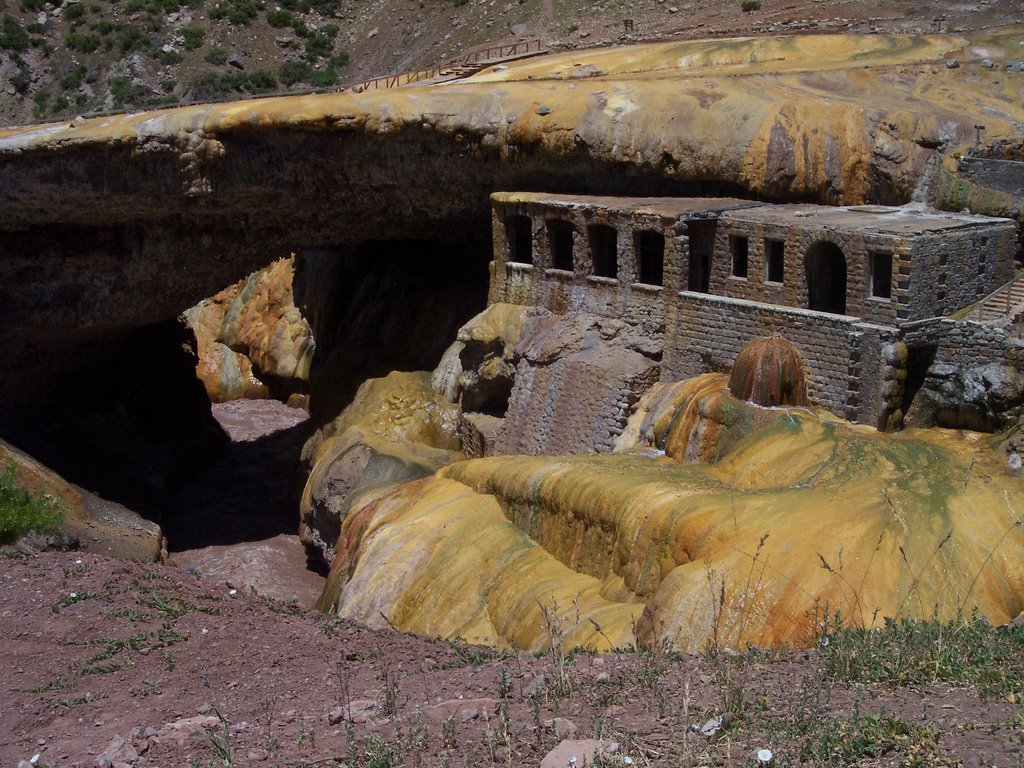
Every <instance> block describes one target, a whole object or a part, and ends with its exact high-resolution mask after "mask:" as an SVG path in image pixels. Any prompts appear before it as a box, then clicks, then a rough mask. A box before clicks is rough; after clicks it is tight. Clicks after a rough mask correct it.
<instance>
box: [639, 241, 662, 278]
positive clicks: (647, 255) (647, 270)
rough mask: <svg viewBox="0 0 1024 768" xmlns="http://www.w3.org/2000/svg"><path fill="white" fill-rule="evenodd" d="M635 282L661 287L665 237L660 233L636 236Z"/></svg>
mask: <svg viewBox="0 0 1024 768" xmlns="http://www.w3.org/2000/svg"><path fill="white" fill-rule="evenodd" d="M636 266H637V282H640V283H645V284H647V285H662V284H663V283H664V279H665V236H664V235H663V234H661V233H660V232H637V234H636Z"/></svg>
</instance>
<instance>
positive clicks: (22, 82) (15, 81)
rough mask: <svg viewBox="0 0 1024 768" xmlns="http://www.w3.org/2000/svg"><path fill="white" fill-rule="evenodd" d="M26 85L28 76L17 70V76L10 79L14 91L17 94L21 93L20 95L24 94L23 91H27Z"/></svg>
mask: <svg viewBox="0 0 1024 768" xmlns="http://www.w3.org/2000/svg"><path fill="white" fill-rule="evenodd" d="M28 84H29V78H28V75H26V74H25V73H24V72H22V71H21V70H19V71H18V74H16V75H14V76H13V77H12V78H11V85H13V86H14V90H15V91H17V92H18V93H21V94H23V93H25V91H26V90H28Z"/></svg>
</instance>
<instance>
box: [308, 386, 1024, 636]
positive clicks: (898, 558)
mask: <svg viewBox="0 0 1024 768" xmlns="http://www.w3.org/2000/svg"><path fill="white" fill-rule="evenodd" d="M691 386H692V387H694V388H696V389H698V390H700V389H703V394H702V395H701V397H702V398H704V399H708V400H710V403H709V404H707V405H706V406H705V413H711V414H713V413H715V412H716V411H718V412H719V417H720V419H721V420H722V421H723V422H726V423H729V424H731V425H732V426H731V427H730V429H729V430H728V432H729V438H730V439H729V443H730V447H729V448H728V449H727V450H726V451H724V452H723V453H722V455H721V458H719V460H718V461H717V462H716V463H714V464H711V465H696V464H680V463H679V462H678V461H675V460H673V459H672V458H671V456H666V457H661V458H658V457H655V456H652V455H650V454H649V453H648V454H636V453H634V454H629V453H619V454H614V455H604V456H576V457H554V458H553V457H501V458H489V459H481V460H476V461H470V462H462V463H458V464H454V465H451V466H449V467H447V468H445V469H443V470H441V471H440V472H438V474H437V475H436V476H435V478H433V479H427V480H423V481H419V482H418V483H414V484H411V485H408V486H402V487H398V488H394V489H391V490H389V491H387V492H386V493H384V494H382V495H380V496H377V497H375V498H373V499H371V500H369V501H366V502H365V504H364V505H363V506H362V507H361V508H360V509H358V510H353V513H352V515H350V519H351V520H357V519H358V520H360V521H361V522H360V527H359V528H358V530H357V528H356V526H355V524H354V523H346V526H345V530H344V532H343V537H346V541H347V543H346V546H347V552H348V556H347V558H346V563H345V565H344V567H343V568H339V569H337V571H336V572H335V573H334V574H332V579H331V581H330V583H329V587H328V589H329V591H330V590H334V591H333V593H332V596H335V597H336V601H332V602H336V603H337V605H338V607H339V610H340V612H341V613H343V614H344V615H347V616H352V617H353V618H358V619H360V620H365V621H369V622H371V623H377V624H380V623H381V622H382V620H381V619H380V618H379V617H375V615H374V614H375V613H376V612H377V611H383V612H384V614H385V615H387V616H388V617H389V619H390V621H391V622H392V623H393V624H394V625H395V626H398V627H399V628H402V629H409V630H415V631H422V632H427V633H430V634H438V635H442V636H445V637H454V636H458V635H462V636H465V637H468V638H471V639H475V640H479V641H485V642H491V643H496V644H501V645H514V646H516V647H520V648H532V649H536V648H542V647H544V646H545V644H546V643H547V640H546V638H545V632H544V630H543V628H542V627H541V624H542V623H543V622H542V620H541V611H540V608H539V606H542V605H546V604H548V603H549V602H551V601H552V600H553V601H554V602H556V603H557V605H558V610H559V613H560V615H562V617H563V619H564V620H565V621H567V622H568V624H569V625H571V626H573V627H575V629H576V633H577V634H576V635H575V637H574V640H575V641H576V642H581V643H585V644H592V645H594V646H596V647H607V646H609V645H615V644H618V643H620V642H622V641H625V640H628V639H629V638H630V637H631V635H630V631H631V626H632V622H633V620H634V619H635V618H636V617H638V616H641V611H642V618H640V621H639V623H638V625H637V628H638V640H639V641H640V642H642V643H645V644H647V645H653V644H655V643H658V642H661V641H663V640H667V641H669V642H671V643H672V644H673V645H674V646H676V647H678V648H680V649H684V650H690V651H697V650H701V649H703V648H706V647H707V646H708V645H709V644H710V645H715V646H719V647H726V646H729V647H733V648H738V649H743V648H745V647H746V644H747V643H750V644H753V645H757V646H778V645H782V644H792V645H804V644H807V643H809V642H811V641H812V639H813V637H814V634H815V632H816V631H817V629H818V628H819V622H820V621H821V619H822V616H823V615H824V614H825V613H827V612H836V611H838V612H840V613H841V615H842V617H843V620H844V621H846V622H848V623H853V624H858V625H864V626H872V625H877V624H879V623H880V622H882V621H883V620H884V618H886V617H922V618H923V617H930V616H932V615H933V614H934V615H937V616H939V617H940V618H947V617H952V616H955V615H957V613H958V612H966V613H970V612H971V611H973V610H974V609H977V610H979V611H980V613H981V615H983V616H985V617H987V618H988V619H989V620H990V621H991V622H992V623H994V624H999V623H1002V622H1005V621H1008V620H1011V619H1013V618H1014V617H1016V616H1017V615H1018V614H1020V613H1021V610H1022V603H1024V557H1022V555H1024V533H1022V531H1021V529H1020V526H1019V522H1020V519H1021V514H1022V512H1021V509H1019V508H1018V506H1019V504H1018V500H1019V499H1020V498H1024V481H1022V478H1021V476H1020V474H1019V473H1015V472H1013V471H1011V470H1009V469H1008V468H1007V467H1006V464H1005V459H1004V458H1003V457H1002V456H1000V455H999V453H998V452H997V451H995V450H993V446H994V439H993V438H991V437H990V436H984V435H978V434H974V433H960V432H951V431H942V430H930V431H908V432H905V433H901V434H899V435H884V434H881V433H878V432H876V431H874V430H872V429H869V428H861V427H857V426H854V425H850V424H847V423H845V422H841V421H839V420H836V419H834V418H829V417H825V416H819V415H818V414H817V413H815V412H812V411H810V410H807V409H774V410H768V409H763V408H757V407H756V406H752V405H747V404H743V403H739V402H738V401H736V400H734V399H733V398H731V396H729V395H728V393H727V392H725V391H724V380H723V379H722V378H721V377H717V378H716V377H702V378H701V379H699V380H697V382H696V383H695V384H692V385H691ZM677 394H678V393H677ZM687 394H688V395H692V394H693V391H692V390H691V391H690V392H689V393H687ZM652 399H660V403H661V405H660V407H656V408H654V409H649V408H647V409H645V410H642V411H641V413H640V414H638V417H637V418H638V419H640V420H644V419H646V420H648V422H649V423H650V424H653V425H658V426H656V427H655V428H654V433H660V434H662V435H664V434H666V432H665V428H666V426H667V425H670V424H671V423H672V420H673V419H672V417H671V416H668V417H665V418H663V414H661V413H659V412H658V411H659V409H664V410H665V411H671V412H672V413H673V414H675V412H676V411H678V407H677V405H678V402H679V400H678V399H673V398H672V397H668V396H667V395H666V392H665V390H664V389H662V390H661V391H659V392H656V393H654V394H653V395H652ZM687 399H688V398H687V397H683V398H682V402H684V403H685V402H686V401H687ZM715 403H718V405H715ZM722 409H725V410H731V411H734V412H735V413H741V412H743V411H750V412H759V413H760V414H763V415H764V417H763V418H760V417H757V418H755V417H754V416H750V417H747V418H745V419H744V418H740V417H739V416H736V415H733V416H725V417H722V416H721V413H720V412H721V410H722ZM755 415H756V414H755ZM736 425H740V428H737V427H736ZM744 425H745V426H744ZM737 432H739V433H742V434H739V435H737V434H735V433H737ZM632 434H634V435H639V434H642V433H641V430H639V429H634V430H633V431H632ZM339 551H340V547H339ZM336 562H337V561H336ZM574 600H576V601H577V602H578V604H579V611H580V619H579V621H578V622H577V620H576V618H575V615H576V614H575V608H574V607H572V605H573V601H574ZM591 618H593V619H594V620H595V621H596V622H597V624H598V625H599V627H600V632H598V631H597V630H596V629H595V628H594V626H593V624H592V623H591V622H590V619H591ZM588 627H589V629H588Z"/></svg>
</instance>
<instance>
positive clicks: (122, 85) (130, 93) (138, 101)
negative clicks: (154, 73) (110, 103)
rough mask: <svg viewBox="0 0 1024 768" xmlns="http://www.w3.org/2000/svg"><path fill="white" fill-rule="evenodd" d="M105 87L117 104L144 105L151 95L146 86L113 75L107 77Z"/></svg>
mask: <svg viewBox="0 0 1024 768" xmlns="http://www.w3.org/2000/svg"><path fill="white" fill-rule="evenodd" d="M107 87H108V88H109V89H110V95H111V96H112V97H113V98H114V103H115V104H116V105H117V106H123V105H125V104H131V105H133V106H144V105H145V104H146V103H148V102H149V100H150V99H151V98H152V96H153V92H152V91H151V90H150V89H149V87H148V86H146V85H142V84H137V83H133V82H132V81H131V79H130V78H127V77H122V76H120V75H115V76H114V77H111V78H108V79H107Z"/></svg>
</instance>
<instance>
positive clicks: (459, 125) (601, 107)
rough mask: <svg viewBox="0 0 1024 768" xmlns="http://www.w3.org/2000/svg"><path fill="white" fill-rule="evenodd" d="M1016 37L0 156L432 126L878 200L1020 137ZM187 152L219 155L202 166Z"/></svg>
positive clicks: (707, 56)
mask: <svg viewBox="0 0 1024 768" xmlns="http://www.w3.org/2000/svg"><path fill="white" fill-rule="evenodd" d="M1021 34H1022V28H1021V27H1008V28H1002V29H997V30H986V31H983V32H978V33H974V34H972V35H971V36H969V37H963V38H961V37H956V36H950V35H806V36H784V37H758V38H737V39H732V40H721V39H719V40H699V41H682V42H675V43H665V44H657V45H645V46H624V47H615V48H608V49H600V50H591V51H572V52H568V53H561V54H556V55H552V56H546V57H541V58H536V59H530V60H527V61H523V62H518V63H511V64H508V65H506V69H505V70H503V71H501V72H495V71H489V72H483V73H480V74H478V75H476V76H474V77H472V78H468V79H466V80H464V81H458V82H453V83H447V84H443V85H432V86H411V87H406V88H396V89H389V90H384V91H371V92H366V93H358V94H357V93H352V92H344V93H333V94H320V95H304V96H284V97H276V98H266V99H255V100H245V101H238V102H232V103H228V104H216V105H195V106H189V107H181V108H177V109H170V110H160V111H154V112H148V113H142V114H137V115H122V116H114V117H104V118H95V119H90V120H75V121H73V123H71V124H63V125H48V126H32V127H26V128H15V129H8V130H0V154H8V155H11V156H13V155H17V154H22V153H31V152H33V151H40V152H46V153H49V152H61V151H64V150H72V149H73V148H74V147H76V146H80V145H83V144H85V145H88V144H96V143H99V144H111V145H117V144H130V145H147V146H148V145H161V146H163V147H165V148H167V149H171V150H174V149H175V148H177V149H178V150H180V152H181V153H182V156H183V158H185V157H186V155H187V156H188V158H190V162H191V160H195V163H194V164H196V163H198V164H197V165H196V168H198V169H200V170H201V169H202V167H205V166H203V164H204V163H206V164H207V165H211V164H212V165H215V164H216V163H218V162H230V157H231V153H232V152H234V151H237V150H236V149H234V148H233V145H232V139H233V136H234V135H235V134H237V135H239V136H247V137H253V136H257V137H258V135H259V134H260V133H261V132H270V131H274V130H279V129H301V130H316V131H332V132H338V133H363V134H368V135H388V134H398V133H400V132H403V131H429V132H437V133H440V134H450V135H451V136H453V137H458V140H459V141H463V142H465V141H468V142H470V143H471V144H473V145H474V147H475V151H479V152H485V151H491V150H495V151H497V150H500V148H502V147H505V148H508V147H522V148H529V149H530V151H531V152H533V151H534V149H536V150H538V151H543V152H545V153H547V154H549V155H559V154H575V153H579V152H580V151H585V152H586V153H587V154H589V155H591V156H593V157H595V158H600V159H602V160H605V161H610V162H621V163H628V164H631V165H635V166H640V167H645V168H657V169H659V172H660V173H662V174H663V175H665V176H666V177H669V178H677V179H698V178H699V179H718V180H726V181H729V182H730V183H733V184H735V185H737V186H739V187H742V188H744V189H746V190H748V191H749V192H750V193H752V194H754V193H760V192H767V193H771V194H774V195H784V196H790V197H792V196H797V197H805V196H806V197H812V198H814V199H820V200H825V201H828V202H839V203H850V204H853V203H859V202H865V201H866V200H867V197H868V195H869V194H870V192H871V189H872V184H875V185H876V186H877V184H878V183H879V182H878V180H877V179H875V181H872V178H873V176H878V175H881V176H882V177H884V184H885V189H886V191H887V193H888V194H891V195H892V196H894V197H897V198H898V197H909V195H910V193H911V191H912V190H913V189H914V188H915V186H916V183H917V181H918V180H919V178H920V175H921V174H922V173H923V168H924V165H925V163H926V162H927V161H928V160H929V159H930V158H931V157H932V156H933V155H934V151H933V150H932V149H929V148H928V147H930V146H934V145H935V142H942V143H943V144H944V152H945V153H946V155H947V156H952V155H956V154H959V153H962V152H963V151H966V149H967V148H968V147H970V146H972V145H973V144H974V141H975V131H974V128H973V126H974V125H975V124H984V125H985V126H986V134H985V140H986V142H987V143H989V144H992V145H995V144H997V143H999V142H1000V141H1001V140H1009V141H1012V142H1019V140H1020V139H1019V133H1018V131H1017V129H1016V125H1019V124H1020V123H1021V122H1022V121H1024V106H1022V102H1021V100H1020V94H1019V93H1018V92H1017V86H1016V85H1015V84H1014V83H1015V80H1013V78H1010V77H1003V76H1001V75H998V73H996V74H991V75H990V74H989V73H987V71H984V70H981V71H980V74H979V71H978V68H977V62H979V61H980V60H981V59H982V58H983V56H982V54H981V53H979V52H980V51H985V52H986V55H989V56H992V57H995V58H997V59H1000V60H1003V59H1014V58H1015V57H1016V58H1019V55H1018V52H1019V46H1018V45H1017V42H1018V41H1019V40H1020V37H1021ZM954 56H955V57H957V58H959V59H960V60H961V61H962V62H963V66H962V67H961V68H959V69H947V68H946V67H945V66H944V61H945V59H946V58H949V57H954ZM197 142H198V143H197ZM193 145H195V146H198V147H203V146H208V147H211V148H212V147H215V148H216V151H214V149H208V150H204V152H203V153H200V154H202V157H201V158H199V157H198V155H197V152H198V150H196V149H195V146H193ZM193 155H196V157H197V158H198V159H195V158H193ZM223 158H227V160H225V159H223ZM505 159H506V160H509V161H511V160H513V159H514V158H512V157H511V156H510V157H508V158H505ZM200 160H201V161H202V162H199V161H200ZM183 162H184V159H183ZM189 167H191V166H189ZM197 172H198V171H197ZM189 190H190V193H196V194H198V193H200V192H203V191H204V190H205V187H202V185H200V187H196V188H195V189H193V188H192V187H189ZM207 191H208V190H207Z"/></svg>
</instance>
